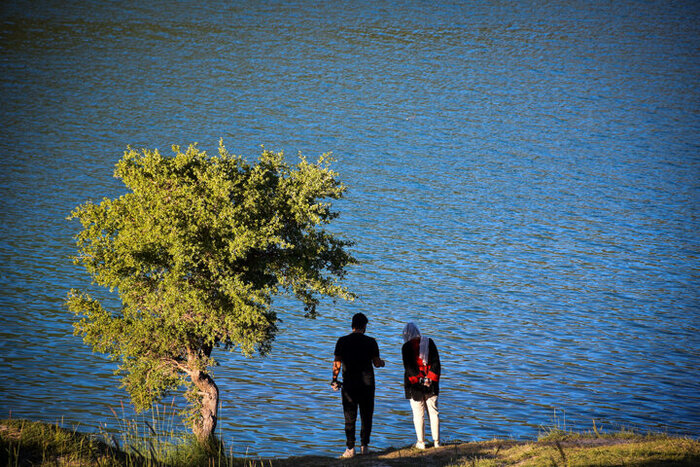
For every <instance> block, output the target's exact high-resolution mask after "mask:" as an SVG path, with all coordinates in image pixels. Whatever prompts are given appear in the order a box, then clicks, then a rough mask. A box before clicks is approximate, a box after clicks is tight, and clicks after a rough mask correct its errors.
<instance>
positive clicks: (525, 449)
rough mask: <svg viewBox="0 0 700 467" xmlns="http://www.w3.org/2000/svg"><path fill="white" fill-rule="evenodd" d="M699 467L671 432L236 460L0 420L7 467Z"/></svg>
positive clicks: (690, 445) (698, 456)
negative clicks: (346, 456)
mask: <svg viewBox="0 0 700 467" xmlns="http://www.w3.org/2000/svg"><path fill="white" fill-rule="evenodd" d="M39 465H41V466H93V465H94V466H144V467H145V466H154V467H155V466H172V467H180V466H182V467H185V466H208V467H239V466H245V467H257V466H260V467H292V466H293V467H301V466H312V467H313V466H345V465H347V466H368V467H369V466H373V467H386V466H419V465H425V466H455V467H496V466H519V467H528V466H562V467H564V466H566V467H568V466H629V467H651V466H665V467H668V466H698V465H700V442H698V441H697V440H692V439H688V438H681V437H674V436H666V435H639V434H634V433H630V432H619V433H614V434H604V433H600V432H599V431H598V430H594V431H593V432H591V433H571V432H564V431H560V430H551V431H549V432H548V433H547V434H546V435H545V436H541V437H540V438H539V439H538V440H532V441H514V440H501V439H494V440H491V441H482V442H470V443H451V444H447V445H445V446H442V447H439V448H429V449H426V450H424V451H419V450H417V449H415V448H413V447H403V448H390V449H386V450H383V451H378V452H374V453H371V454H370V455H366V456H356V457H355V458H353V459H349V460H341V459H334V458H331V457H322V456H304V457H291V458H288V459H255V458H234V457H232V456H230V455H226V453H225V449H224V448H223V447H221V446H220V447H219V449H216V448H214V449H212V450H210V451H209V452H207V450H205V449H202V448H201V447H199V446H198V445H197V444H196V443H193V442H191V441H187V440H183V441H182V442H180V443H176V444H172V443H169V444H167V445H163V444H162V443H158V442H156V443H154V442H153V441H149V440H147V439H146V438H143V439H142V440H141V441H140V442H139V443H136V444H130V445H128V446H122V445H120V443H119V442H118V441H117V439H115V438H111V439H109V436H104V435H94V434H85V433H81V432H79V431H75V430H67V429H65V428H61V427H59V426H58V425H49V424H45V423H41V422H30V421H26V420H1V421H0V467H3V466H39Z"/></svg>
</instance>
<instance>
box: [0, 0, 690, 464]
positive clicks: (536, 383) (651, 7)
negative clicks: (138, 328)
mask: <svg viewBox="0 0 700 467" xmlns="http://www.w3.org/2000/svg"><path fill="white" fill-rule="evenodd" d="M491 3H492V4H491ZM565 3H567V6H561V5H560V4H559V2H552V3H551V4H547V3H542V2H519V1H513V2H464V3H462V2H451V3H449V4H446V5H441V6H436V5H433V4H432V3H431V2H420V1H409V2H404V3H403V4H402V5H401V6H398V7H397V6H394V3H393V2H369V1H368V2H362V1H361V2H340V1H339V2H326V3H324V4H322V5H317V4H316V2H303V1H300V2H290V3H287V2H284V3H282V2H273V1H270V2H223V1H222V2H217V1H205V2H135V1H134V2H94V3H91V2H82V1H72V2H65V1H32V2H29V1H14V0H10V1H9V2H4V3H3V6H2V7H1V9H0V12H1V14H0V21H1V26H2V27H0V92H1V93H2V97H1V98H2V105H1V106H0V119H1V121H0V123H1V125H0V203H2V214H1V215H2V218H1V221H2V222H1V223H0V290H2V292H0V372H1V376H2V377H1V378H0V394H1V395H2V397H0V399H1V401H0V417H7V416H9V415H10V414H11V416H12V417H27V418H31V419H39V420H46V421H51V422H52V421H56V420H61V419H63V420H64V423H66V424H73V423H79V424H81V425H82V426H84V427H86V428H88V429H97V428H98V427H100V426H102V425H103V424H106V425H107V426H108V428H110V427H114V426H115V425H116V421H115V420H114V419H113V418H114V417H113V415H112V412H111V409H115V410H118V411H119V412H120V413H121V411H122V408H121V401H124V404H125V407H126V408H125V413H126V415H127V416H132V415H131V412H130V409H129V408H128V407H129V406H128V398H127V395H126V394H125V393H124V392H123V390H122V389H119V382H118V379H117V378H116V377H115V376H113V375H112V371H113V370H114V365H113V364H112V363H111V362H110V361H109V360H108V359H107V358H106V357H105V356H102V355H96V354H92V353H91V352H90V349H89V348H87V347H86V346H85V345H84V344H83V343H82V341H81V340H80V338H78V337H74V336H73V335H72V316H71V315H70V314H69V313H68V311H67V310H66V309H65V308H64V307H63V305H62V303H63V300H64V298H65V296H66V292H67V290H68V289H69V288H71V287H76V286H79V287H85V286H86V285H87V283H88V280H89V279H88V278H87V277H86V275H85V274H84V272H83V271H81V270H80V269H78V268H77V267H76V266H73V265H72V264H71V261H70V259H69V257H70V255H71V254H73V252H74V247H73V242H72V236H73V235H74V234H75V233H76V232H77V230H78V227H79V226H78V225H76V224H74V223H71V222H69V221H66V220H65V217H66V216H67V215H68V213H69V212H70V210H71V209H72V208H74V207H75V206H77V205H78V204H79V203H81V202H83V201H85V200H88V199H93V200H99V199H100V198H101V197H103V196H110V197H114V196H118V195H119V194H121V193H122V186H120V185H119V183H118V181H116V180H114V179H113V178H112V176H111V173H112V169H113V166H114V164H115V163H116V161H117V160H118V159H119V158H120V157H121V155H122V152H123V150H124V149H125V148H126V146H127V145H131V146H133V147H136V148H140V147H148V148H159V149H160V150H161V152H167V151H168V150H169V149H168V148H169V147H170V145H172V144H181V145H187V144H189V143H191V142H194V141H197V142H199V143H200V146H201V147H203V148H205V149H208V150H209V151H215V149H216V146H217V143H218V140H219V138H224V143H225V144H226V146H227V148H228V149H229V150H230V151H231V152H232V153H235V154H243V155H246V156H249V157H254V156H256V155H257V154H258V153H259V150H260V147H259V145H260V144H264V145H265V146H266V147H267V148H270V149H275V150H285V151H286V152H287V153H288V154H289V155H292V156H293V155H294V154H296V153H297V152H298V151H301V152H302V153H304V154H305V155H308V156H312V157H315V156H316V155H317V154H319V153H321V152H326V151H333V152H334V154H335V156H336V157H337V159H338V162H337V164H336V169H337V170H338V171H339V172H340V174H341V177H342V178H343V180H344V181H345V183H346V184H347V185H348V186H349V188H350V190H349V193H348V196H347V198H346V199H344V200H342V201H341V202H339V203H337V204H336V208H337V209H338V210H340V212H341V213H342V215H341V217H340V218H339V219H338V222H337V224H336V225H335V226H334V229H335V230H336V231H337V232H341V233H342V234H343V235H345V236H346V237H349V238H352V239H354V240H355V241H356V242H357V244H356V246H355V249H354V251H355V254H356V256H357V257H358V258H359V259H360V260H361V264H360V265H359V266H357V267H355V268H354V269H353V270H352V273H351V274H350V276H349V278H348V285H349V286H350V288H351V289H353V290H354V291H355V292H357V293H358V294H359V295H360V299H359V300H358V301H356V302H354V303H350V304H347V303H338V304H333V303H327V304H325V306H324V308H323V309H322V310H321V313H322V316H321V317H320V318H318V319H317V320H314V321H310V320H306V319H304V318H303V317H302V315H303V312H302V311H301V310H300V306H299V305H298V304H295V303H293V302H287V301H279V302H278V303H277V306H278V307H279V313H280V315H281V316H282V317H283V319H284V321H283V322H282V323H281V326H280V328H281V332H280V334H279V337H278V339H277V341H276V342H275V346H274V350H273V352H272V354H271V355H270V356H269V357H267V358H264V359H262V358H253V359H244V358H243V357H241V356H239V355H237V354H219V355H218V357H219V360H220V362H221V366H220V367H218V368H217V369H216V371H215V377H216V381H217V382H218V383H219V387H220V388H221V390H222V397H223V407H222V414H221V420H220V430H221V435H222V436H223V437H224V439H225V440H227V441H228V442H230V443H231V445H232V446H233V449H234V452H235V453H236V454H237V455H245V454H246V453H247V454H248V455H281V456H287V455H300V454H306V453H319V454H336V453H338V452H340V450H341V449H342V446H343V444H344V440H343V432H342V410H341V407H340V400H339V397H338V395H337V394H335V393H332V392H331V391H329V390H328V381H329V378H330V368H331V361H332V351H333V346H334V343H335V340H336V339H337V338H338V337H339V336H340V335H342V334H344V333H346V332H348V331H349V322H350V316H351V315H352V314H353V313H355V312H357V311H362V312H364V313H366V314H367V315H368V316H369V319H370V325H369V329H368V333H369V334H370V335H373V336H374V337H376V338H377V340H378V342H379V344H380V349H381V351H382V354H383V356H384V357H385V358H386V360H387V362H388V365H387V367H386V368H385V369H382V370H379V371H378V385H379V388H378V393H377V408H376V415H375V429H374V436H373V444H374V445H376V446H377V447H380V448H381V447H388V446H401V445H407V444H409V443H410V442H411V441H412V440H413V428H412V424H411V421H410V415H409V407H408V404H407V402H406V401H405V400H403V399H402V389H401V383H402V368H401V359H400V345H401V338H400V331H401V328H402V326H403V324H404V323H405V322H406V321H407V320H415V321H416V322H417V323H418V324H419V326H420V327H421V329H422V330H423V331H424V332H425V333H426V334H429V335H430V336H432V337H433V338H434V339H435V341H436V342H437V344H438V347H439V349H440V351H441V357H442V360H443V367H444V369H445V370H444V376H443V378H444V383H443V388H444V389H443V393H442V395H441V397H440V403H441V412H442V418H443V431H444V438H445V439H446V440H447V441H449V440H455V439H462V440H471V439H483V438H489V437H492V436H494V435H497V436H505V435H508V436H515V437H532V436H536V435H537V433H538V429H539V427H540V426H541V425H552V424H553V423H557V422H558V423H562V422H563V418H564V417H565V418H566V424H567V425H566V426H567V428H569V427H571V428H578V429H590V428H591V426H592V420H593V419H595V420H596V422H597V423H598V425H599V426H600V424H603V425H604V426H605V427H619V426H627V427H637V428H640V429H642V430H668V431H670V432H674V433H682V434H688V435H692V436H698V433H699V432H700V396H699V395H700V383H699V381H700V350H699V349H700V337H698V336H699V331H700V321H699V319H700V318H699V316H700V303H699V300H698V299H699V296H698V295H699V291H700V270H699V263H698V256H699V255H700V234H699V233H698V232H700V220H699V218H698V214H699V213H698V207H699V205H700V204H699V203H700V183H699V180H700V177H699V176H700V151H699V150H700V137H699V135H700V132H699V130H700V92H699V91H698V82H699V78H700V59H699V54H698V51H699V50H700V17H699V16H700V9H699V8H698V4H697V3H696V2H691V1H687V2H684V1H681V2H665V1H658V2H654V1H652V2H644V3H643V4H638V3H635V2H626V1H620V2H565ZM555 411H556V420H555V419H554V417H555V415H554V414H555Z"/></svg>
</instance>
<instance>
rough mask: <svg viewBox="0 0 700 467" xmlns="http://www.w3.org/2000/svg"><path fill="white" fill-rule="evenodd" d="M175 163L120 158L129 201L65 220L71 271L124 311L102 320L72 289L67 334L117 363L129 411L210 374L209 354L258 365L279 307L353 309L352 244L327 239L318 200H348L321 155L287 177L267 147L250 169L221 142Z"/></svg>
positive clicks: (312, 311) (89, 207)
mask: <svg viewBox="0 0 700 467" xmlns="http://www.w3.org/2000/svg"><path fill="white" fill-rule="evenodd" d="M173 152H174V156H173V157H164V156H162V155H160V154H159V152H158V151H157V150H155V151H150V150H146V149H144V150H142V151H141V152H137V151H135V150H133V149H131V148H128V150H127V151H126V152H125V153H124V157H123V158H122V159H121V160H120V161H119V162H118V164H117V165H116V169H115V177H117V178H120V179H121V180H123V182H124V184H125V185H126V187H127V188H128V189H129V191H128V192H127V193H126V194H124V195H122V196H120V197H119V198H117V199H107V198H105V199H103V200H102V202H100V203H99V204H94V203H92V202H87V203H85V204H83V205H81V206H79V207H78V208H76V209H75V210H74V211H73V212H72V215H71V217H70V218H77V219H79V220H80V222H81V223H82V227H83V230H82V231H81V232H80V233H79V234H78V235H77V236H76V243H77V247H78V252H79V254H78V256H77V257H76V258H75V262H76V263H77V264H82V265H83V266H84V267H85V268H86V269H87V272H88V273H89V274H90V275H91V277H92V278H93V281H94V283H96V284H98V285H100V286H104V287H107V288H109V289H110V291H112V292H114V291H115V290H116V291H117V292H118V295H119V298H120V300H121V307H120V308H119V309H118V310H111V311H108V310H107V309H105V308H104V307H103V306H102V304H101V303H100V302H99V301H98V300H96V299H94V298H92V297H91V296H90V295H88V294H87V293H84V292H81V291H78V290H72V291H71V292H70V293H69V296H68V307H69V308H70V309H71V310H72V311H73V312H75V313H76V314H77V315H79V316H80V318H81V319H80V320H79V321H78V322H77V323H76V324H75V330H76V334H82V336H83V338H84V340H85V342H86V343H88V344H90V345H92V346H93V349H94V350H95V351H98V352H102V353H108V354H110V355H111V356H112V358H113V359H115V360H117V359H120V360H121V363H120V369H119V371H120V372H121V373H123V374H125V375H126V376H125V377H124V385H125V386H126V388H127V390H128V391H129V392H130V394H131V396H132V401H133V402H134V405H135V406H136V408H137V409H138V410H142V409H146V408H149V407H150V406H151V404H152V403H153V402H154V401H156V400H159V399H160V398H161V397H162V396H164V395H165V394H166V393H167V392H168V391H169V390H171V389H174V388H176V387H178V386H180V385H182V384H189V383H188V382H187V381H186V375H187V374H189V372H191V371H194V370H199V371H205V370H206V368H207V367H208V366H210V365H213V364H215V362H214V360H212V359H211V350H212V348H214V347H219V346H222V347H224V348H226V349H234V348H238V349H240V351H241V352H242V353H243V354H245V355H251V354H252V353H254V352H255V351H256V350H258V351H260V352H261V353H263V354H264V353H266V352H267V351H268V350H269V349H270V346H271V343H272V340H273V339H274V336H275V333H276V330H277V327H276V322H277V316H276V313H275V311H274V310H273V309H272V299H273V297H274V296H275V295H278V294H291V295H293V296H295V297H297V298H298V299H299V300H301V302H302V303H303V304H304V306H305V310H306V312H307V316H311V317H313V316H315V315H316V307H317V305H318V303H319V297H320V296H321V295H326V296H330V297H341V298H344V299H352V298H353V296H352V294H351V293H349V292H348V290H346V288H344V287H342V286H341V285H340V284H339V280H340V279H342V278H343V276H344V274H345V267H346V266H347V265H348V264H352V263H354V262H355V260H354V259H353V258H352V257H351V256H350V255H349V254H348V252H347V251H346V247H348V246H349V245H350V244H351V243H350V242H347V241H344V240H342V239H339V238H336V237H335V236H334V235H332V234H330V233H328V232H327V231H325V230H324V229H323V226H324V225H325V224H328V223H329V222H330V221H331V220H332V219H334V218H335V217H337V213H335V212H333V211H331V205H330V202H329V201H328V200H333V199H339V198H341V197H342V195H343V193H344V191H345V186H344V185H343V184H341V183H340V182H339V181H338V178H337V173H335V172H334V171H332V170H331V169H330V167H329V164H330V163H331V159H330V158H329V155H327V154H324V155H322V156H320V157H319V159H318V160H317V161H316V162H315V163H311V162H308V161H307V160H306V159H305V158H304V157H302V156H301V155H300V156H299V162H298V163H297V164H296V165H294V166H291V165H289V164H288V163H287V162H285V157H284V154H283V153H282V152H279V153H275V152H271V151H268V150H265V149H264V148H263V152H262V155H261V156H260V157H259V158H258V160H257V161H256V162H255V163H252V164H251V163H249V162H247V161H246V160H244V159H243V158H241V157H240V156H233V155H230V154H229V153H228V152H227V151H226V149H225V148H224V146H223V143H222V142H220V143H219V154H218V157H216V156H215V157H210V156H208V155H207V154H206V153H205V152H203V151H200V150H199V149H198V148H197V146H196V144H195V145H191V146H189V147H188V148H187V150H186V151H185V152H182V151H181V150H180V148H179V147H177V146H174V147H173Z"/></svg>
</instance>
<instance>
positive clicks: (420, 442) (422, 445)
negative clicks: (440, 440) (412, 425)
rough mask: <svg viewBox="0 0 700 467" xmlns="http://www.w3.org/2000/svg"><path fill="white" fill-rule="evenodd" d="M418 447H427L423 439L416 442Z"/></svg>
mask: <svg viewBox="0 0 700 467" xmlns="http://www.w3.org/2000/svg"><path fill="white" fill-rule="evenodd" d="M416 449H425V443H424V442H423V441H418V442H417V443H416Z"/></svg>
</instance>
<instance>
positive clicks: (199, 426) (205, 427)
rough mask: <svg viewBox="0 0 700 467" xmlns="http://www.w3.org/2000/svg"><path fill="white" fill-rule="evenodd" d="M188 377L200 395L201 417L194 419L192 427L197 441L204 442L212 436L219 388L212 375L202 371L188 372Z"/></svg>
mask: <svg viewBox="0 0 700 467" xmlns="http://www.w3.org/2000/svg"><path fill="white" fill-rule="evenodd" d="M190 377H191V378H192V382H193V383H194V384H195V386H197V388H198V389H199V391H200V393H201V396H202V409H201V418H200V419H199V420H195V422H194V426H193V427H192V429H193V431H194V434H195V436H196V437H197V439H198V440H199V442H200V443H203V444H205V443H208V442H210V441H211V440H212V439H213V438H214V430H215V429H216V421H217V415H218V410H219V388H218V386H217V385H216V383H214V380H213V379H212V377H211V376H209V375H208V374H207V373H204V372H203V371H196V372H194V373H192V374H190Z"/></svg>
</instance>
